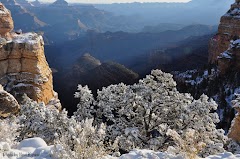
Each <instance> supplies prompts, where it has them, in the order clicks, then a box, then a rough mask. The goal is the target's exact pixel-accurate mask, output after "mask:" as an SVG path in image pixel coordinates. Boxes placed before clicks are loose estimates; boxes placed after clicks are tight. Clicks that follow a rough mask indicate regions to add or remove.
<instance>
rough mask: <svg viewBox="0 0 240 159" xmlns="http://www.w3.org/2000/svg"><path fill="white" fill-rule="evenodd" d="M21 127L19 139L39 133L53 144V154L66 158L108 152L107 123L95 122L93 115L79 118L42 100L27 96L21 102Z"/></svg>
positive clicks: (98, 155)
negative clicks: (49, 106)
mask: <svg viewBox="0 0 240 159" xmlns="http://www.w3.org/2000/svg"><path fill="white" fill-rule="evenodd" d="M18 118H19V124H20V127H19V129H18V131H19V132H20V135H19V140H23V139H25V138H31V137H40V138H42V139H43V140H45V141H46V142H47V144H51V145H52V144H54V145H56V146H55V150H54V151H53V156H55V157H56V158H64V159H83V158H99V157H101V156H103V155H105V154H106V153H105V149H104V146H103V139H104V138H105V126H104V125H103V124H100V126H95V127H94V126H93V125H92V122H93V119H86V120H84V121H81V122H78V121H76V120H75V118H74V117H72V118H69V117H68V116H67V112H66V111H65V110H62V111H58V110H56V109H50V108H48V107H46V106H45V105H44V104H43V103H40V104H38V103H37V102H34V101H31V100H30V99H29V98H26V101H25V104H23V105H22V107H21V111H20V116H19V117H18Z"/></svg>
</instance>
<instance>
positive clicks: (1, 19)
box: [0, 3, 13, 37]
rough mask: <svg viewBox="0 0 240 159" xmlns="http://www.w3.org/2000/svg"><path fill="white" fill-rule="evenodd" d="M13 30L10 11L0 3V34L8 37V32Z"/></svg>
mask: <svg viewBox="0 0 240 159" xmlns="http://www.w3.org/2000/svg"><path fill="white" fill-rule="evenodd" d="M12 30H13V20H12V16H11V13H10V11H9V10H8V9H6V8H5V6H4V5H3V4H2V3H0V36H1V37H9V32H10V31H12Z"/></svg>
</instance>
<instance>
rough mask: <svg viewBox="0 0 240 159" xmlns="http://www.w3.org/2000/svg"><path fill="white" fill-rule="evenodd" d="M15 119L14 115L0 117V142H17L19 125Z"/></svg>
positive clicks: (13, 143)
mask: <svg viewBox="0 0 240 159" xmlns="http://www.w3.org/2000/svg"><path fill="white" fill-rule="evenodd" d="M16 121H17V120H16V118H15V117H10V118H6V119H0V142H6V143H8V144H9V145H10V146H15V145H16V144H17V141H16V137H17V136H18V133H17V129H18V127H19V125H18V124H17V122H16Z"/></svg>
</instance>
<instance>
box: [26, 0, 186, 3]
mask: <svg viewBox="0 0 240 159" xmlns="http://www.w3.org/2000/svg"><path fill="white" fill-rule="evenodd" d="M31 1H33V0H31ZM39 1H44V2H53V1H55V0H39ZM66 1H67V2H79V3H127V2H189V1H190V0H66Z"/></svg>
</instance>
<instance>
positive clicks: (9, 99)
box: [0, 85, 20, 117]
mask: <svg viewBox="0 0 240 159" xmlns="http://www.w3.org/2000/svg"><path fill="white" fill-rule="evenodd" d="M19 109H20V105H19V104H18V102H17V100H16V99H15V98H14V97H13V96H12V95H11V94H10V93H8V92H6V91H4V90H3V87H2V86H1V85H0V117H8V116H9V115H11V114H15V113H17V112H18V111H19Z"/></svg>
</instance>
